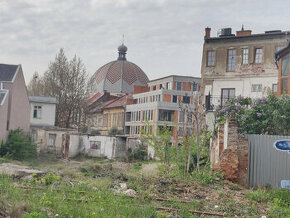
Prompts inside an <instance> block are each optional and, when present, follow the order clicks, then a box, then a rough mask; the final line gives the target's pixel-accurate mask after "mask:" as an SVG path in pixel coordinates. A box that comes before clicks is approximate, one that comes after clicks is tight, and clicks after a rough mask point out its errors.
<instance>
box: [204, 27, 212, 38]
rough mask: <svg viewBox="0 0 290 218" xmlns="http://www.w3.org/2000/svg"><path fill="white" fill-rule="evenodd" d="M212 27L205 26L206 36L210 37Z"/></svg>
mask: <svg viewBox="0 0 290 218" xmlns="http://www.w3.org/2000/svg"><path fill="white" fill-rule="evenodd" d="M210 30H211V29H210V28H209V27H207V28H205V36H204V38H210Z"/></svg>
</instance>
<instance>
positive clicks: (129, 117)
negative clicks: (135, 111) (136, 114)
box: [126, 112, 132, 122]
mask: <svg viewBox="0 0 290 218" xmlns="http://www.w3.org/2000/svg"><path fill="white" fill-rule="evenodd" d="M131 114H132V113H131V112H126V122H131V120H132V116H131Z"/></svg>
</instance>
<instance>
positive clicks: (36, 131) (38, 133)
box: [31, 128, 80, 157]
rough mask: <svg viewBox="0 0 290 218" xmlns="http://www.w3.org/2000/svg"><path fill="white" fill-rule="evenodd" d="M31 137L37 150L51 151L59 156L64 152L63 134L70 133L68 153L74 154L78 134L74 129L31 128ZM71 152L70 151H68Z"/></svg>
mask: <svg viewBox="0 0 290 218" xmlns="http://www.w3.org/2000/svg"><path fill="white" fill-rule="evenodd" d="M31 132H32V137H33V140H34V142H35V143H36V146H37V150H38V152H53V153H55V154H57V155H59V156H61V155H62V154H63V152H64V143H65V140H64V139H65V135H67V134H69V135H70V144H71V145H72V148H70V149H69V151H68V155H69V156H70V157H72V156H75V155H76V153H77V151H76V150H77V149H79V144H80V143H79V139H78V137H79V135H78V134H77V132H76V131H75V130H65V129H57V128H55V129H54V128H51V129H49V128H43V129H42V128H32V129H31ZM69 152H71V153H69Z"/></svg>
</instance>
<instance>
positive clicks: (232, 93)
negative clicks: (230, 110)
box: [221, 89, 235, 105]
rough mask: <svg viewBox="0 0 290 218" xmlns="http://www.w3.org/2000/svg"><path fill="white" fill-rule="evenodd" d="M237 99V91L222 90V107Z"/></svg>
mask: <svg viewBox="0 0 290 218" xmlns="http://www.w3.org/2000/svg"><path fill="white" fill-rule="evenodd" d="M234 97H235V89H222V101H221V102H222V105H224V104H225V103H226V102H227V101H229V100H230V99H232V98H234Z"/></svg>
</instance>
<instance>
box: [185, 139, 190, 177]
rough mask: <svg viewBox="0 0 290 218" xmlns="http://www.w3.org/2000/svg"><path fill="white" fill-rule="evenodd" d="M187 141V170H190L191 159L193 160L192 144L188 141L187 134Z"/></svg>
mask: <svg viewBox="0 0 290 218" xmlns="http://www.w3.org/2000/svg"><path fill="white" fill-rule="evenodd" d="M186 143H187V144H188V156H187V168H186V172H187V173H188V172H189V166H190V161H191V145H190V143H189V142H188V138H187V135H186Z"/></svg>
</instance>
